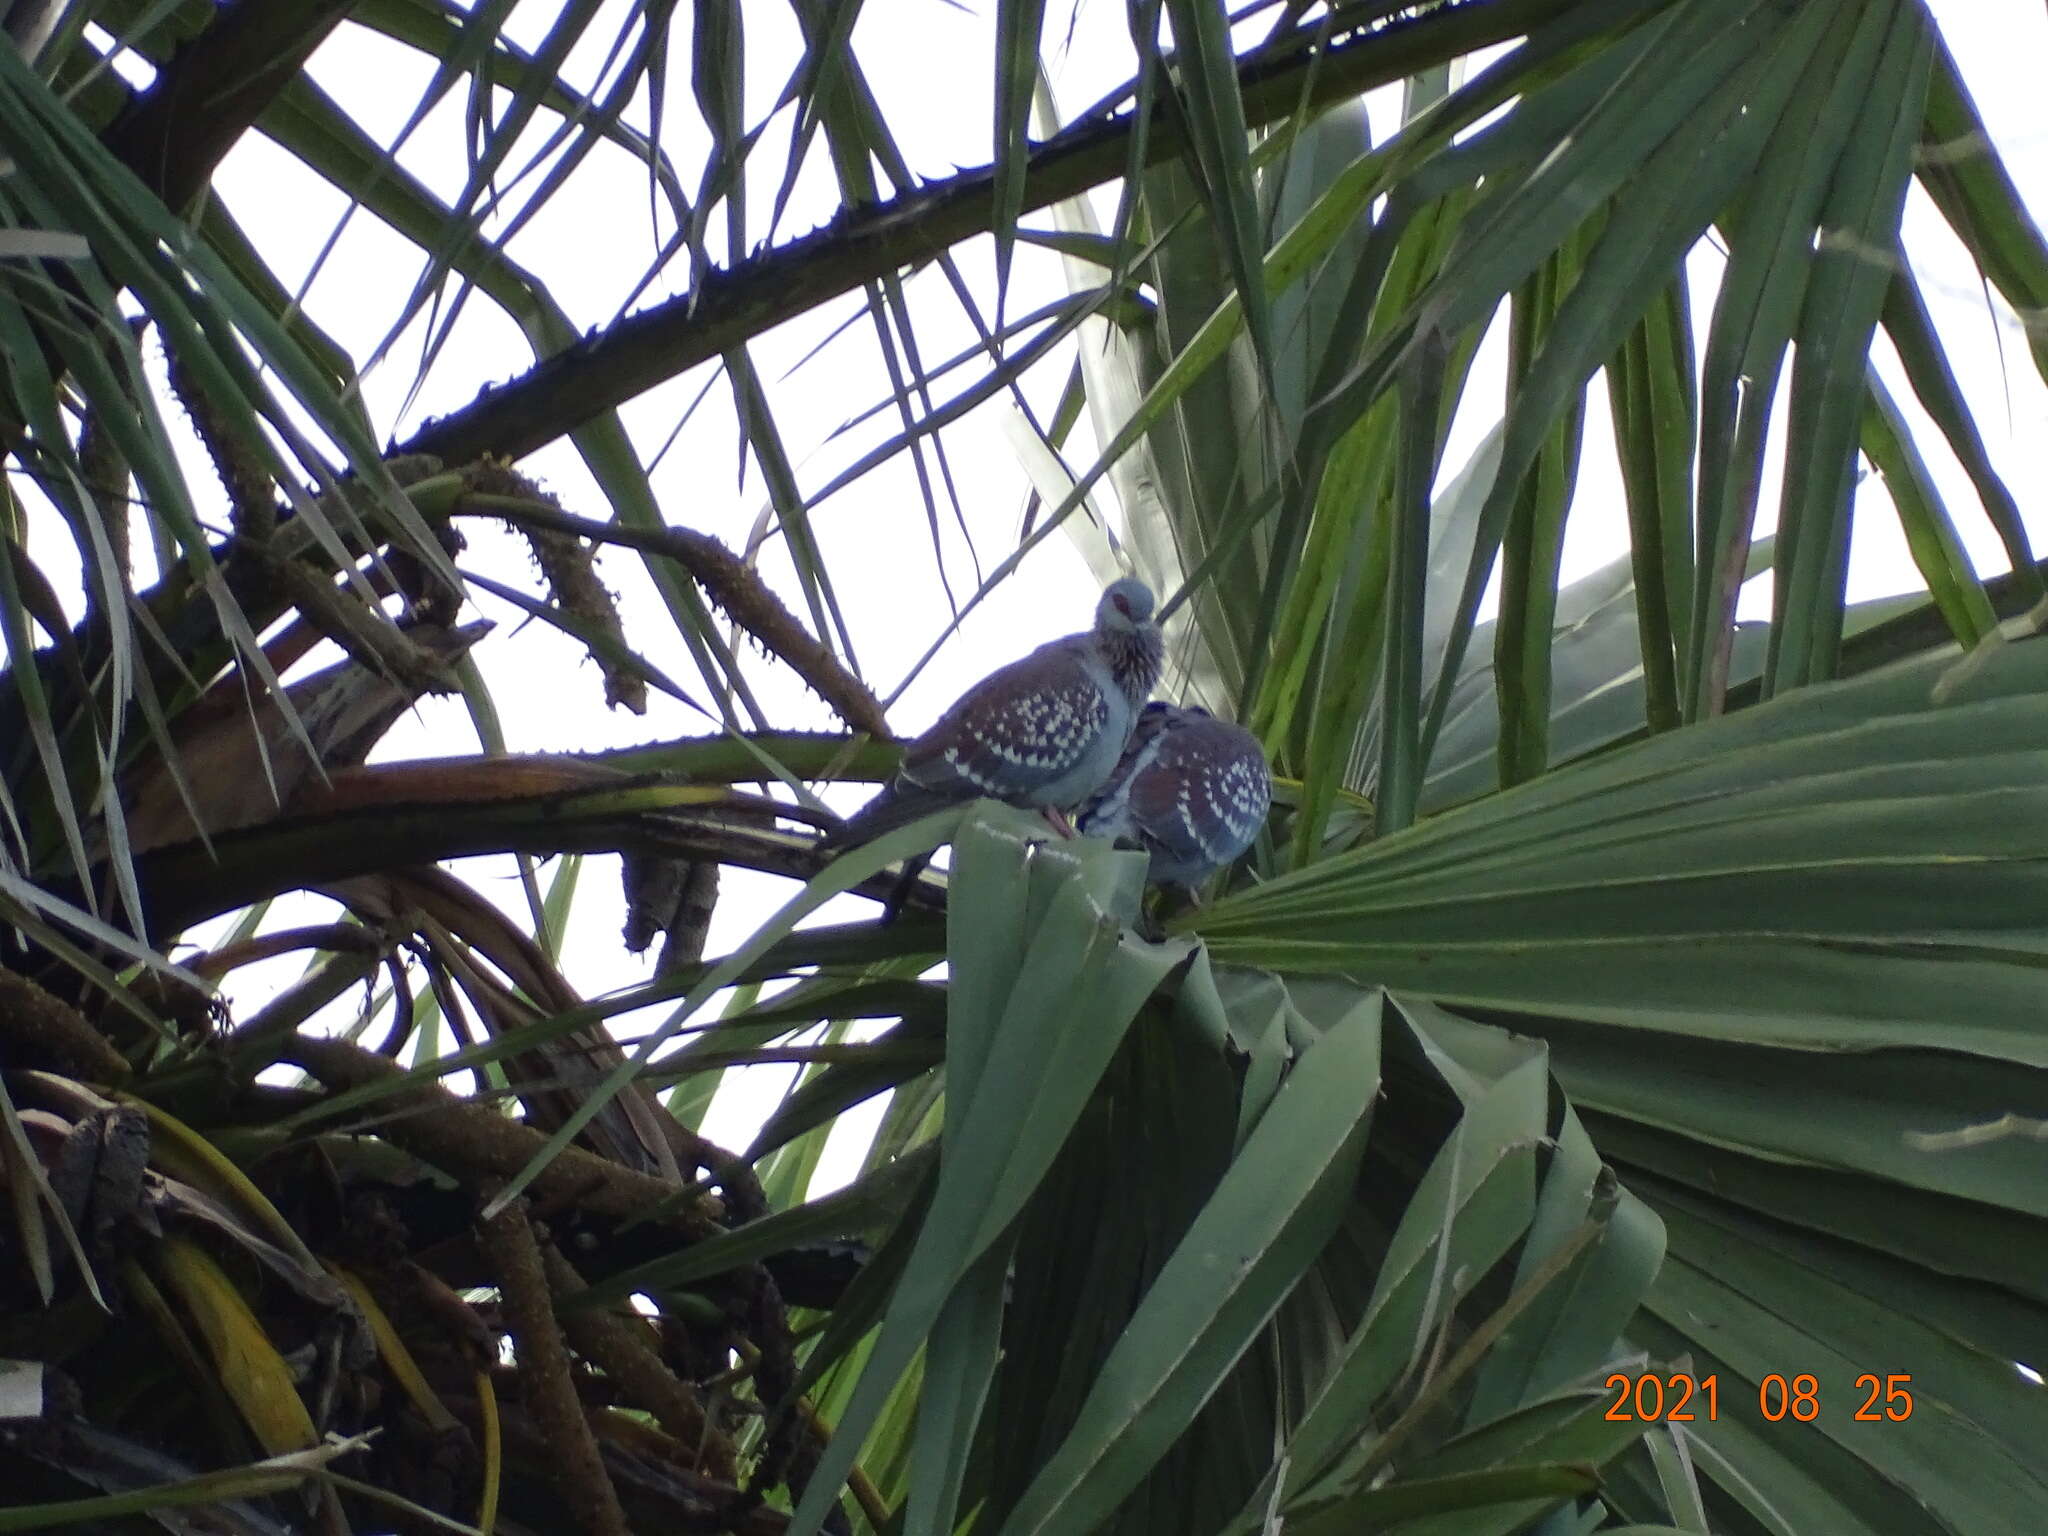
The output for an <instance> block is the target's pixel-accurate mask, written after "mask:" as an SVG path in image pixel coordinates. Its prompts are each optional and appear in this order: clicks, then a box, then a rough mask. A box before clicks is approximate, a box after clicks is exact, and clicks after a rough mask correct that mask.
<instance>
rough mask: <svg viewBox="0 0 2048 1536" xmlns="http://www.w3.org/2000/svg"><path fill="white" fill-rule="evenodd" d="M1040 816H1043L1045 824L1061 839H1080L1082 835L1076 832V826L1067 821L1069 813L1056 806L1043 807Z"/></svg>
mask: <svg viewBox="0 0 2048 1536" xmlns="http://www.w3.org/2000/svg"><path fill="white" fill-rule="evenodd" d="M1038 814H1039V815H1041V816H1043V817H1044V818H1045V824H1046V825H1047V826H1049V827H1051V828H1052V829H1053V831H1055V832H1057V833H1058V834H1059V835H1060V836H1061V837H1079V836H1080V835H1081V834H1080V833H1078V832H1076V831H1075V830H1074V824H1073V823H1072V822H1071V821H1069V820H1067V813H1066V812H1065V811H1063V810H1061V809H1060V808H1059V807H1058V806H1056V805H1048V806H1043V807H1041V808H1040V809H1039V813H1038Z"/></svg>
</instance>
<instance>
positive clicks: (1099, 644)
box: [828, 576, 1160, 847]
mask: <svg viewBox="0 0 2048 1536" xmlns="http://www.w3.org/2000/svg"><path fill="white" fill-rule="evenodd" d="M1152 607H1153V599H1152V589H1151V588H1150V587H1148V586H1146V585H1145V584H1144V583H1143V582H1142V581H1139V580H1137V579H1136V578H1134V577H1128V576H1127V577H1125V578H1124V579H1123V580H1121V581H1116V582H1112V583H1111V584H1110V585H1109V587H1108V588H1106V589H1105V590H1104V592H1103V594H1102V600H1101V602H1100V603H1098V604H1097V605H1096V609H1095V627H1094V628H1093V629H1091V630H1089V631H1088V632H1086V633H1085V634H1078V635H1067V636H1065V637H1064V638H1062V639H1059V640H1052V641H1048V642H1047V643H1046V644H1044V645H1041V646H1040V647H1039V648H1038V649H1037V650H1035V651H1033V652H1031V654H1030V655H1028V656H1022V657H1019V658H1018V659H1017V660H1016V661H1013V662H1011V663H1010V664H1009V665H1008V666H1005V667H1000V668H998V669H997V670H996V671H994V672H991V673H990V674H989V675H988V676H987V677H985V678H983V679H982V680H981V681H980V682H978V683H976V684H975V685H974V686H973V687H972V688H970V689H968V690H967V692H966V693H964V694H962V695H961V696H960V698H959V700H958V701H957V702H955V703H954V705H953V707H952V708H950V709H948V710H947V711H946V712H945V713H944V714H943V715H941V716H939V718H938V721H937V723H936V724H934V725H933V726H932V728H931V729H930V730H928V731H926V732H925V733H924V734H923V735H922V736H920V737H918V738H917V740H915V741H913V742H912V743H910V745H909V746H908V747H907V748H905V749H904V753H903V764H902V766H901V767H900V768H898V769H897V771H896V777H895V778H894V779H893V780H892V781H891V782H890V783H888V784H886V785H884V786H883V788H882V792H881V793H880V794H878V795H877V796H875V798H874V799H873V800H871V801H869V802H868V803H867V805H865V806H864V807H862V808H861V809H860V810H859V811H857V812H855V813H854V815H853V816H852V817H851V818H849V819H848V821H847V822H846V824H845V825H844V826H843V827H841V828H839V829H838V831H836V832H835V833H833V834H832V836H831V837H830V839H829V840H828V841H829V842H830V843H831V844H833V845H835V846H839V847H853V846H857V845H859V844H861V843H864V842H869V841H871V840H872V839H874V838H877V837H879V836H881V835H882V834H883V833H884V832H887V831H889V830H890V829H891V828H894V827H900V826H903V825H905V824H906V823H908V822H911V821H914V820H916V819H917V818H918V817H919V816H923V815H925V814H927V813H928V812H931V811H935V810H937V809H939V807H940V806H942V805H945V804H947V803H948V802H955V801H961V800H972V799H975V798H977V797H979V796H983V795H986V796H988V797H990V798H992V799H996V800H1004V801H1008V802H1009V803H1010V804H1011V805H1016V806H1022V807H1024V808H1026V809H1032V808H1039V807H1043V808H1046V809H1050V810H1055V811H1066V810H1071V809H1072V808H1073V807H1075V806H1077V805H1080V804H1081V803H1082V802H1083V801H1085V800H1086V799H1087V798H1088V797H1089V796H1090V795H1092V794H1094V793H1095V791H1096V790H1098V789H1099V788H1101V787H1102V784H1103V782H1104V781H1105V780H1106V779H1108V777H1109V776H1110V773H1111V770H1113V769H1114V768H1115V767H1116V764H1117V760H1118V759H1119V757H1121V755H1122V754H1123V750H1124V745H1125V743H1126V742H1128V741H1129V740H1130V736H1131V728H1132V726H1133V725H1134V724H1135V723H1136V721H1137V718H1138V712H1139V711H1140V710H1141V709H1143V708H1144V705H1145V701H1146V699H1148V698H1150V697H1151V695H1152V689H1153V686H1154V685H1155V684H1156V683H1157V682H1158V681H1159V664H1160V639H1159V626H1158V625H1157V624H1156V623H1154V622H1153V620H1152Z"/></svg>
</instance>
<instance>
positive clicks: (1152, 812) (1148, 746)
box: [1074, 704, 1273, 891]
mask: <svg viewBox="0 0 2048 1536" xmlns="http://www.w3.org/2000/svg"><path fill="white" fill-rule="evenodd" d="M1272 803H1273V775H1272V772H1271V770H1270V769H1269V768H1268V767H1267V766H1266V754H1265V752H1264V751H1263V750H1261V748H1260V746H1259V740H1258V738H1257V737H1256V736H1254V735H1252V733H1251V732H1250V731H1247V730H1245V729H1244V728H1243V727H1242V726H1236V725H1232V724H1231V723H1230V722H1229V721H1227V720H1218V719H1216V718H1215V717H1214V716H1212V715H1211V714H1210V713H1209V712H1208V711H1207V710H1206V709H1200V708H1196V707H1192V706H1189V707H1182V706H1180V705H1175V704H1148V705H1146V706H1145V710H1144V713H1143V714H1142V715H1141V716H1140V717H1139V720H1138V725H1137V729H1136V730H1135V731H1134V732H1133V733H1132V735H1131V742H1130V745H1129V746H1128V747H1127V748H1125V750H1124V755H1123V759H1122V760H1121V761H1120V762H1119V763H1118V764H1117V766H1116V771H1115V772H1114V773H1113V774H1111V775H1110V777H1109V781H1108V783H1106V784H1104V785H1103V787H1102V789H1101V790H1100V791H1099V792H1098V793H1097V794H1096V795H1095V797H1094V798H1093V799H1092V800H1090V801H1089V802H1088V804H1087V805H1085V806H1083V807H1082V809H1081V812H1080V814H1079V815H1078V816H1077V817H1076V818H1075V822H1074V825H1075V828H1076V830H1078V831H1079V832H1081V833H1082V834H1083V835H1084V836H1089V837H1107V838H1114V839H1121V840H1124V841H1126V842H1135V843H1137V844H1138V845H1139V846H1140V847H1142V848H1143V849H1145V851H1146V852H1147V853H1149V854H1150V855H1151V856H1152V863H1151V868H1150V869H1149V871H1148V872H1147V876H1146V878H1147V879H1148V880H1150V881H1151V883H1152V884H1154V885H1170V886H1178V887H1180V888H1182V889H1184V890H1188V891H1193V890H1194V888H1195V887H1196V886H1198V885H1201V884H1202V883H1203V882H1204V881H1206V880H1207V879H1208V878H1209V877H1210V876H1211V875H1213V874H1215V873H1216V871H1217V870H1219V869H1222V868H1223V867H1224V866H1225V865H1227V864H1229V863H1231V862H1232V861H1234V860H1235V859H1236V858H1237V857H1238V855H1239V854H1241V853H1243V852H1244V851H1245V849H1247V848H1249V847H1250V846H1251V844H1252V839H1253V838H1255V837H1257V836H1258V833H1259V828H1260V827H1261V826H1263V825H1264V824H1265V821H1266V811H1267V808H1268V807H1269V806H1271V805H1272Z"/></svg>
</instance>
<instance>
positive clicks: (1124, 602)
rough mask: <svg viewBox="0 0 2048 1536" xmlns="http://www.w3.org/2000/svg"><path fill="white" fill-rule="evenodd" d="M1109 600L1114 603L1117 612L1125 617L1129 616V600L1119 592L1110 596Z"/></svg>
mask: <svg viewBox="0 0 2048 1536" xmlns="http://www.w3.org/2000/svg"><path fill="white" fill-rule="evenodd" d="M1110 601H1111V602H1112V603H1115V604H1116V611H1117V612H1118V613H1120V614H1122V615H1123V616H1124V617H1125V618H1127V619H1128V618H1129V617H1130V616H1131V600H1130V599H1129V598H1127V597H1125V596H1124V595H1123V594H1122V593H1121V592H1119V593H1118V594H1117V595H1116V596H1115V597H1112V598H1111V599H1110Z"/></svg>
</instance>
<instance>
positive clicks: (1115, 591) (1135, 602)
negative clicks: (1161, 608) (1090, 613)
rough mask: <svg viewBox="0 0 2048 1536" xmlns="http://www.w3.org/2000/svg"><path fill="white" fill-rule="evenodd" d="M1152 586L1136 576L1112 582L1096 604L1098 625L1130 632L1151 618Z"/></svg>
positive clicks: (1096, 625)
mask: <svg viewBox="0 0 2048 1536" xmlns="http://www.w3.org/2000/svg"><path fill="white" fill-rule="evenodd" d="M1152 608H1153V600H1152V589H1151V588H1150V587H1148V586H1146V585H1145V583H1143V582H1142V581H1140V580H1138V578H1137V577H1135V576H1126V577H1124V578H1122V579H1121V580H1119V581H1113V582H1111V583H1110V584H1109V585H1108V586H1107V587H1105V588H1104V589H1103V592H1102V601H1101V602H1100V603H1098V604H1096V606H1095V627H1096V628H1097V629H1107V630H1122V631H1125V632H1129V631H1131V630H1135V629H1137V628H1138V627H1139V626H1140V625H1143V624H1149V623H1151V622H1152Z"/></svg>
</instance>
